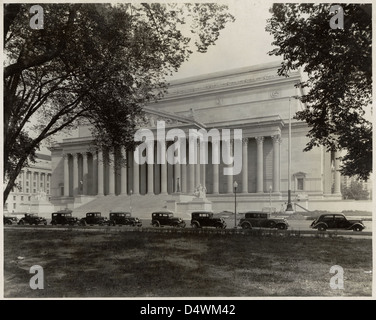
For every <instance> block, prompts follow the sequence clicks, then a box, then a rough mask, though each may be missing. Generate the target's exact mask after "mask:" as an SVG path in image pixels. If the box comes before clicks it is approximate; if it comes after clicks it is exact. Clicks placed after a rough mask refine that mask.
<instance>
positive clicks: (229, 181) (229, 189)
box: [225, 140, 234, 193]
mask: <svg viewBox="0 0 376 320" xmlns="http://www.w3.org/2000/svg"><path fill="white" fill-rule="evenodd" d="M225 143H229V144H230V156H233V152H232V148H233V144H234V143H233V140H230V141H225ZM227 166H228V167H229V168H231V167H232V166H233V164H229V165H227ZM233 183H234V175H233V174H229V175H228V176H227V193H233V192H234V186H233Z"/></svg>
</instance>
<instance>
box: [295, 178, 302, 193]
mask: <svg viewBox="0 0 376 320" xmlns="http://www.w3.org/2000/svg"><path fill="white" fill-rule="evenodd" d="M296 182H297V189H298V191H302V190H304V178H298V179H296Z"/></svg>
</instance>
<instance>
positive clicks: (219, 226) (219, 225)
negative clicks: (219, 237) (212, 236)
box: [215, 223, 223, 229]
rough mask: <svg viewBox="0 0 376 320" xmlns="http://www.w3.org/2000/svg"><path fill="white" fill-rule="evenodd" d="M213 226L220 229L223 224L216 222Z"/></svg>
mask: <svg viewBox="0 0 376 320" xmlns="http://www.w3.org/2000/svg"><path fill="white" fill-rule="evenodd" d="M215 228H216V229H222V228H223V226H222V225H221V224H219V223H218V224H216V225H215Z"/></svg>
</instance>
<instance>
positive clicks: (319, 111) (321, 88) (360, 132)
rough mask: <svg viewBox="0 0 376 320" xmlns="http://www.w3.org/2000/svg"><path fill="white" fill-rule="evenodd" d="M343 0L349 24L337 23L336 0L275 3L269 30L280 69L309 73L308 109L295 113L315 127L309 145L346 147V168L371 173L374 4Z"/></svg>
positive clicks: (362, 175)
mask: <svg viewBox="0 0 376 320" xmlns="http://www.w3.org/2000/svg"><path fill="white" fill-rule="evenodd" d="M341 6H342V8H343V13H344V25H343V29H341V28H337V29H334V28H333V29H332V28H331V27H330V20H331V19H332V18H333V19H334V20H335V19H336V17H333V16H334V13H331V12H330V8H331V5H330V4H312V3H309V4H274V5H273V7H272V8H271V13H272V18H270V19H268V22H267V27H266V30H267V31H269V32H270V33H271V34H272V35H273V36H274V42H273V43H272V44H273V45H275V46H276V48H275V49H273V50H272V51H270V52H269V54H270V55H276V56H282V58H283V63H282V66H281V68H280V69H279V74H280V75H285V76H288V73H289V71H290V70H294V69H298V68H301V69H302V70H303V71H304V72H305V74H306V75H307V79H304V80H303V81H302V82H300V83H299V84H298V87H301V88H303V90H302V91H303V92H304V94H303V95H302V96H300V97H298V98H299V99H300V100H301V101H302V102H303V103H304V105H305V109H304V110H302V111H299V112H297V114H296V116H295V118H296V119H299V120H303V121H306V122H307V124H308V126H309V128H310V130H309V132H308V137H309V138H310V141H309V143H308V144H307V146H306V148H305V151H308V150H311V149H312V148H313V147H315V146H319V145H323V146H325V147H326V148H327V149H328V150H331V151H336V150H338V151H341V150H342V152H343V153H345V155H344V156H343V157H342V166H341V172H342V174H344V175H347V176H358V177H360V178H362V179H367V178H368V177H369V175H370V173H371V171H372V124H371V122H370V121H369V119H370V117H369V114H370V113H371V110H370V108H371V94H372V42H371V41H372V18H371V5H358V4H343V5H341ZM339 14H340V13H339ZM335 22H337V24H338V23H340V22H339V20H338V21H335ZM366 112H368V119H367V113H366Z"/></svg>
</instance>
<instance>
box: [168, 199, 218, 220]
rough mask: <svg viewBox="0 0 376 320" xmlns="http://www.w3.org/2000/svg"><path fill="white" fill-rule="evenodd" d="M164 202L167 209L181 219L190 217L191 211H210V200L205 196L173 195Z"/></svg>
mask: <svg viewBox="0 0 376 320" xmlns="http://www.w3.org/2000/svg"><path fill="white" fill-rule="evenodd" d="M166 202H167V209H168V210H171V211H173V212H175V213H176V214H177V216H179V217H181V218H183V219H191V213H192V212H193V211H201V210H205V211H212V202H211V201H209V200H208V199H206V198H197V197H193V196H178V197H175V196H174V197H172V199H169V200H167V201H166Z"/></svg>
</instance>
